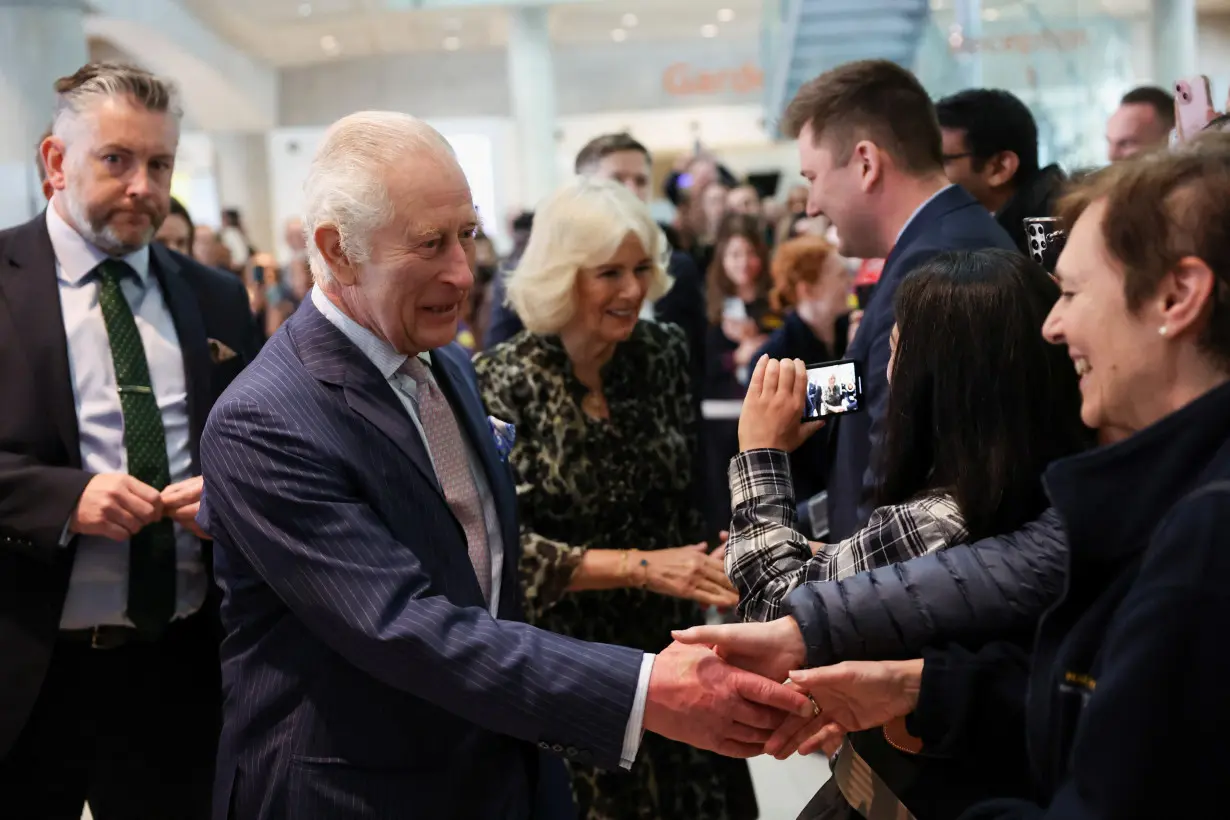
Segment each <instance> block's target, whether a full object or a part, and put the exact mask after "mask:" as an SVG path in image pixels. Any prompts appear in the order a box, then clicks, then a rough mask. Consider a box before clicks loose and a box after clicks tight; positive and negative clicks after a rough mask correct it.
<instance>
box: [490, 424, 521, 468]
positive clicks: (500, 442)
mask: <svg viewBox="0 0 1230 820" xmlns="http://www.w3.org/2000/svg"><path fill="white" fill-rule="evenodd" d="M487 424H489V425H491V435H492V437H493V438H494V439H495V451H496V452H497V453H499V454H500V459H501V460H502V461H508V454H509V453H510V452H512V448H513V445H514V444H516V443H517V428H516V427H515V426H513V425H511V424H509V423H508V422H506V421H500V420H499V419H497V418H496V417H495V416H487Z"/></svg>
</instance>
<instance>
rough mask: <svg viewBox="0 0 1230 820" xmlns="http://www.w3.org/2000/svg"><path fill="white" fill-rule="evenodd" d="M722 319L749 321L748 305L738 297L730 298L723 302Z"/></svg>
mask: <svg viewBox="0 0 1230 820" xmlns="http://www.w3.org/2000/svg"><path fill="white" fill-rule="evenodd" d="M722 318H723V319H733V320H735V321H740V322H741V321H743V320H745V319H747V305H745V304H743V300H742V299H739V298H738V297H734V296H732V297H730V298H729V299H727V300H726V301H724V302H722Z"/></svg>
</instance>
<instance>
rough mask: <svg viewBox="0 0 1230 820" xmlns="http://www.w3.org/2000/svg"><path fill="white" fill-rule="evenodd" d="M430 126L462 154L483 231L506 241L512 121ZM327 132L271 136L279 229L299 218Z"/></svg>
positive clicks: (271, 168)
mask: <svg viewBox="0 0 1230 820" xmlns="http://www.w3.org/2000/svg"><path fill="white" fill-rule="evenodd" d="M430 122H431V125H432V126H433V127H435V128H436V130H438V131H439V132H440V133H441V134H443V135H444V136H445V138H446V139H448V140H449V142H450V143H451V144H452V146H453V150H455V151H456V152H457V157H458V160H459V161H460V162H461V167H462V169H463V170H464V171H465V173H466V177H467V178H468V179H469V180H470V188H471V190H472V192H473V195H474V203H475V205H476V206H477V207H478V210H479V213H480V215H481V216H482V218H483V223H484V229H485V230H486V231H487V232H488V233H489V234H491V235H492V237H493V238H494V239H495V240H496V242H497V244H500V243H504V242H506V241H507V234H508V226H507V224H506V221H505V219H504V215H505V214H506V213H507V212H508V210H507V209H508V203H509V202H511V201H514V200H513V197H514V195H515V191H512V190H510V188H512V187H513V185H514V180H515V177H516V175H515V174H513V173H512V171H513V157H514V156H515V153H514V150H513V149H514V147H515V143H514V134H513V129H512V125H511V122H510V121H508V120H507V119H496V118H474V119H455V120H432V121H430ZM324 133H325V129H324V128H323V127H304V128H279V129H277V130H275V131H273V132H271V133H270V134H269V143H268V144H269V175H270V180H269V183H270V190H271V196H270V205H271V207H272V209H273V222H274V225H277V226H281V225H283V224H285V222H286V220H288V219H290V217H292V216H296V215H298V214H299V213H300V209H301V206H302V194H303V182H304V180H305V179H306V178H307V172H308V168H309V167H310V166H311V162H312V157H313V155H314V154H315V153H316V149H317V148H318V147H319V146H320V143H321V140H322V139H323V138H324ZM279 236H280V233H279ZM279 244H280V243H279ZM276 252H277V254H278V256H279V257H280V258H284V257H285V256H286V254H287V249H286V248H285V247H278V248H277V249H276Z"/></svg>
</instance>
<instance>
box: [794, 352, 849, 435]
mask: <svg viewBox="0 0 1230 820" xmlns="http://www.w3.org/2000/svg"><path fill="white" fill-rule="evenodd" d="M863 404H864V402H863V372H862V367H861V366H860V365H859V363H858V362H856V361H854V360H853V359H842V360H840V361H836V362H824V363H823V364H809V365H808V366H807V402H806V403H805V404H804V405H803V421H815V420H816V419H822V418H825V417H826V416H836V415H844V414H846V413H857V412H859V411H860V410H862V409H863Z"/></svg>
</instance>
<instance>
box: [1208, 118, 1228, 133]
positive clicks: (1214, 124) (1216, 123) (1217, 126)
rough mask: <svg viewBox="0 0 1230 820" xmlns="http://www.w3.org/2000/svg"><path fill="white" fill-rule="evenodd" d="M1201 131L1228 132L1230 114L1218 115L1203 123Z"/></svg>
mask: <svg viewBox="0 0 1230 820" xmlns="http://www.w3.org/2000/svg"><path fill="white" fill-rule="evenodd" d="M1202 130H1203V131H1230V114H1218V115H1217V116H1216V117H1214V118H1213V119H1211V120H1209V121H1208V122H1207V123H1205V126H1204V128H1203V129H1202Z"/></svg>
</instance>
